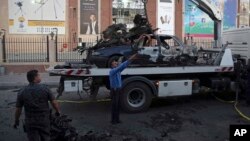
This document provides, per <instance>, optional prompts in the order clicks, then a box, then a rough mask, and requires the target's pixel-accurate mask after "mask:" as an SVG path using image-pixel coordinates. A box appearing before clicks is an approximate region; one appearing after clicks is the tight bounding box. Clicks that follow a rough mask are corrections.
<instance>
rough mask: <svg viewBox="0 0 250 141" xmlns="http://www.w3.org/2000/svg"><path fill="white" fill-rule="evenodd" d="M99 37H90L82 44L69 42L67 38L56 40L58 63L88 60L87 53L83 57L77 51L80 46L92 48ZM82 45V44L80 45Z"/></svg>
mask: <svg viewBox="0 0 250 141" xmlns="http://www.w3.org/2000/svg"><path fill="white" fill-rule="evenodd" d="M97 40H98V36H93V35H91V36H89V37H87V38H84V39H83V40H82V41H81V42H75V41H71V40H67V38H64V37H62V38H60V37H58V38H56V40H55V43H56V50H57V52H56V53H57V54H56V61H57V62H65V61H82V59H86V53H83V54H82V55H81V54H80V53H79V52H78V51H77V50H76V48H77V47H78V46H79V45H82V44H84V46H85V47H86V48H88V47H92V46H94V45H95V44H96V43H97ZM79 43H80V44H79Z"/></svg>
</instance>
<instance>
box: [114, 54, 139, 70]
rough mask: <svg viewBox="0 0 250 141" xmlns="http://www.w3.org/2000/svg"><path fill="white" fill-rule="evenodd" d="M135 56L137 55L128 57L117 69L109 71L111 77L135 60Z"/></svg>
mask: <svg viewBox="0 0 250 141" xmlns="http://www.w3.org/2000/svg"><path fill="white" fill-rule="evenodd" d="M136 55H137V53H136V54H134V55H132V56H130V57H129V58H128V60H127V61H125V62H123V63H121V64H120V65H119V66H118V67H116V68H114V69H112V70H111V71H110V73H111V75H113V74H115V73H117V72H122V71H123V70H124V69H125V68H126V67H127V66H128V65H129V64H130V62H131V61H132V60H134V59H135V58H136Z"/></svg>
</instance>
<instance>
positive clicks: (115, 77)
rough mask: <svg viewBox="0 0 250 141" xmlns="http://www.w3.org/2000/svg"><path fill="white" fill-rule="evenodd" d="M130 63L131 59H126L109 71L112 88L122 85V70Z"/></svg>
mask: <svg viewBox="0 0 250 141" xmlns="http://www.w3.org/2000/svg"><path fill="white" fill-rule="evenodd" d="M129 63H130V62H129V61H125V62H123V63H122V64H120V65H119V66H117V67H116V68H112V69H111V70H110V71H109V82H110V88H111V89H112V88H121V87H122V79H121V72H122V71H123V70H124V69H125V68H126V67H127V66H128V65H129Z"/></svg>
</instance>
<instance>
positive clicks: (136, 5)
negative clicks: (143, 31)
mask: <svg viewBox="0 0 250 141" xmlns="http://www.w3.org/2000/svg"><path fill="white" fill-rule="evenodd" d="M112 6H113V13H112V15H113V23H114V24H118V23H123V24H126V25H127V28H128V29H130V28H132V27H133V26H134V23H133V20H134V17H135V15H136V14H144V5H143V3H142V2H141V0H113V3H112Z"/></svg>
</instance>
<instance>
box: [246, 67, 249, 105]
mask: <svg viewBox="0 0 250 141" xmlns="http://www.w3.org/2000/svg"><path fill="white" fill-rule="evenodd" d="M246 100H247V103H248V104H250V71H249V70H248V73H247V88H246Z"/></svg>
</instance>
